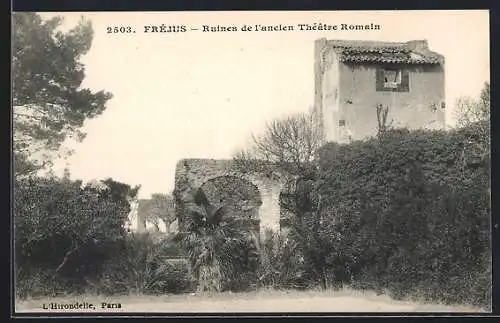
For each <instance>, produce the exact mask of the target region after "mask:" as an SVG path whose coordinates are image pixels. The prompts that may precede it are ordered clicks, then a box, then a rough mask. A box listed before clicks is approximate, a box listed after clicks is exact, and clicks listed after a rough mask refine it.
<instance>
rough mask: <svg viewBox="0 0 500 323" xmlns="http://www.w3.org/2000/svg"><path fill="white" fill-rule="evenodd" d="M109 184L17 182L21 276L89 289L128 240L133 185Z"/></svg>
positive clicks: (17, 249) (46, 180)
mask: <svg viewBox="0 0 500 323" xmlns="http://www.w3.org/2000/svg"><path fill="white" fill-rule="evenodd" d="M105 182H106V183H107V186H105V187H104V188H103V187H96V186H94V185H92V183H90V184H88V185H82V182H80V181H70V180H68V179H62V180H61V179H57V178H36V177H33V178H26V179H18V180H16V181H15V183H14V207H13V209H14V225H15V264H16V270H17V274H18V275H17V278H18V282H19V280H29V279H30V278H31V277H34V276H36V275H39V274H40V275H42V276H44V277H45V276H46V277H45V278H43V279H48V280H49V281H58V282H59V283H60V284H63V282H65V283H67V284H69V285H71V286H72V287H68V286H69V285H68V286H67V288H66V287H65V288H63V289H67V290H70V289H74V288H73V287H75V288H76V286H83V285H85V279H86V278H87V277H93V276H95V275H96V274H97V273H98V272H99V271H100V270H101V269H102V263H103V262H104V261H105V260H106V259H107V258H109V257H110V256H111V255H112V254H113V252H112V250H113V248H115V246H116V244H117V243H118V242H119V241H121V240H123V239H124V237H125V229H124V223H125V221H126V219H127V216H128V213H129V211H130V207H129V204H128V201H127V196H129V195H130V194H132V195H133V194H135V193H137V190H136V189H132V188H131V187H130V186H128V185H126V184H123V183H118V182H115V181H113V180H111V179H108V180H106V181H105Z"/></svg>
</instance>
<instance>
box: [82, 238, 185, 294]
mask: <svg viewBox="0 0 500 323" xmlns="http://www.w3.org/2000/svg"><path fill="white" fill-rule="evenodd" d="M172 255H176V256H178V255H180V252H179V248H178V247H177V245H176V244H175V243H174V242H172V241H171V240H170V239H168V238H164V239H155V237H153V236H152V235H151V234H148V233H145V234H139V235H135V234H131V235H130V236H128V237H127V239H126V240H125V242H124V244H123V245H122V248H120V249H119V250H118V252H117V253H116V255H115V257H113V258H112V259H110V260H109V261H108V262H106V264H105V266H104V267H105V270H104V271H103V272H102V274H101V275H100V276H99V277H98V279H97V280H96V281H94V282H91V284H92V286H93V289H94V291H95V292H97V293H99V294H111V295H113V294H130V293H133V294H166V293H181V292H186V291H190V290H192V287H193V282H192V279H191V275H190V272H189V270H188V266H187V262H186V261H185V260H184V259H182V258H176V259H175V258H174V259H172Z"/></svg>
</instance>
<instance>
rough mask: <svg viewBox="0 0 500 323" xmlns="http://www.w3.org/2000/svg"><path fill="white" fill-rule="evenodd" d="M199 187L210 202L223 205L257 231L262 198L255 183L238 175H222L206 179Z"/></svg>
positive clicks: (243, 223)
mask: <svg viewBox="0 0 500 323" xmlns="http://www.w3.org/2000/svg"><path fill="white" fill-rule="evenodd" d="M199 189H201V190H203V192H204V193H205V195H206V196H207V198H208V200H209V201H210V203H211V204H214V205H219V204H223V205H225V207H226V209H227V211H228V212H230V213H231V214H232V215H233V216H234V217H236V218H237V219H238V220H240V222H241V223H242V225H248V227H249V228H250V229H256V230H257V232H258V231H259V228H260V226H259V222H260V214H259V209H260V207H261V205H262V198H261V193H260V190H259V188H258V187H257V186H256V185H255V184H253V183H252V182H250V181H249V180H247V179H243V178H241V177H238V176H234V175H222V176H217V177H213V178H211V179H208V180H207V181H206V182H205V183H203V184H202V185H201V186H200V187H199Z"/></svg>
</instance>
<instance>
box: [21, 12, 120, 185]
mask: <svg viewBox="0 0 500 323" xmlns="http://www.w3.org/2000/svg"><path fill="white" fill-rule="evenodd" d="M12 16H13V17H12V21H13V28H12V29H13V33H12V44H13V45H12V46H13V47H12V87H13V89H12V100H13V106H14V108H13V115H14V118H13V123H14V130H15V137H14V153H15V157H16V166H18V167H16V174H18V175H25V174H29V173H32V172H33V171H35V170H37V169H39V168H40V167H43V166H44V164H43V163H41V161H40V160H35V159H33V158H32V157H33V154H34V152H37V153H38V152H41V151H45V152H57V151H59V152H61V151H60V148H61V143H62V142H63V141H64V140H65V139H66V138H68V137H73V138H75V139H77V140H81V139H83V137H84V133H82V132H81V127H82V126H83V123H84V121H85V120H86V119H89V118H94V117H96V116H98V115H100V114H101V113H102V112H103V111H104V110H105V108H106V106H105V105H106V102H107V101H108V100H109V99H111V97H112V96H111V94H110V93H108V92H105V91H98V92H94V91H92V90H90V89H88V88H83V87H81V85H82V82H83V80H84V79H85V68H84V65H83V64H82V62H81V58H82V57H83V55H85V54H86V53H87V52H88V51H89V50H90V47H91V45H92V38H93V30H92V25H91V23H90V22H89V21H86V20H83V19H82V20H81V21H80V22H79V23H78V24H77V25H76V26H75V27H74V28H72V29H70V30H69V31H68V32H62V31H61V30H59V29H58V27H60V25H61V23H62V18H60V17H54V18H52V19H48V20H43V19H42V18H41V16H40V15H39V14H37V13H32V12H15V13H13V15H12ZM44 158H45V157H44ZM42 161H46V162H47V161H50V159H49V160H47V159H46V160H43V158H42Z"/></svg>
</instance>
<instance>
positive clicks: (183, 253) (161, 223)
mask: <svg viewBox="0 0 500 323" xmlns="http://www.w3.org/2000/svg"><path fill="white" fill-rule="evenodd" d="M489 30H490V26H489V13H488V11H487V10H433V11H424V10H412V11H317V12H316V11H261V12H259V11H253V12H252V11H248V12H244V11H235V12H230V11H211V12H197V11H191V12H167V11H165V12H13V13H12V41H11V46H12V57H11V59H12V61H11V63H12V65H11V66H12V93H11V96H12V110H11V111H12V156H13V160H12V177H13V181H12V183H13V184H12V185H13V187H12V191H13V193H12V219H13V220H12V222H13V226H12V241H13V251H12V253H13V261H12V264H11V266H12V267H13V274H14V277H13V279H12V284H13V295H12V297H13V299H15V301H14V303H15V310H14V311H15V314H26V313H30V314H33V313H34V314H36V315H38V316H40V317H42V316H51V315H54V314H55V313H59V314H60V313H63V314H67V315H70V316H72V317H77V316H79V315H83V314H86V315H88V314H89V313H90V314H95V315H96V316H98V315H102V314H103V313H106V314H110V313H111V314H113V313H115V314H117V315H125V314H126V313H144V314H145V315H146V314H147V315H153V314H155V315H156V314H157V315H173V314H183V313H184V314H186V313H191V314H195V313H198V314H199V313H204V314H209V313H212V314H218V315H222V316H224V315H225V314H229V313H231V314H234V313H247V314H248V313H253V314H255V315H258V314H259V313H260V314H266V313H303V314H308V313H309V314H310V313H331V315H332V316H335V314H336V313H361V312H365V313H424V312H425V313H490V312H491V310H492V242H491V239H492V238H491V232H492V227H491V226H492V224H491V222H492V221H491V161H490V160H491V147H490V54H489V53H490V48H489V46H490V36H489Z"/></svg>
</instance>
